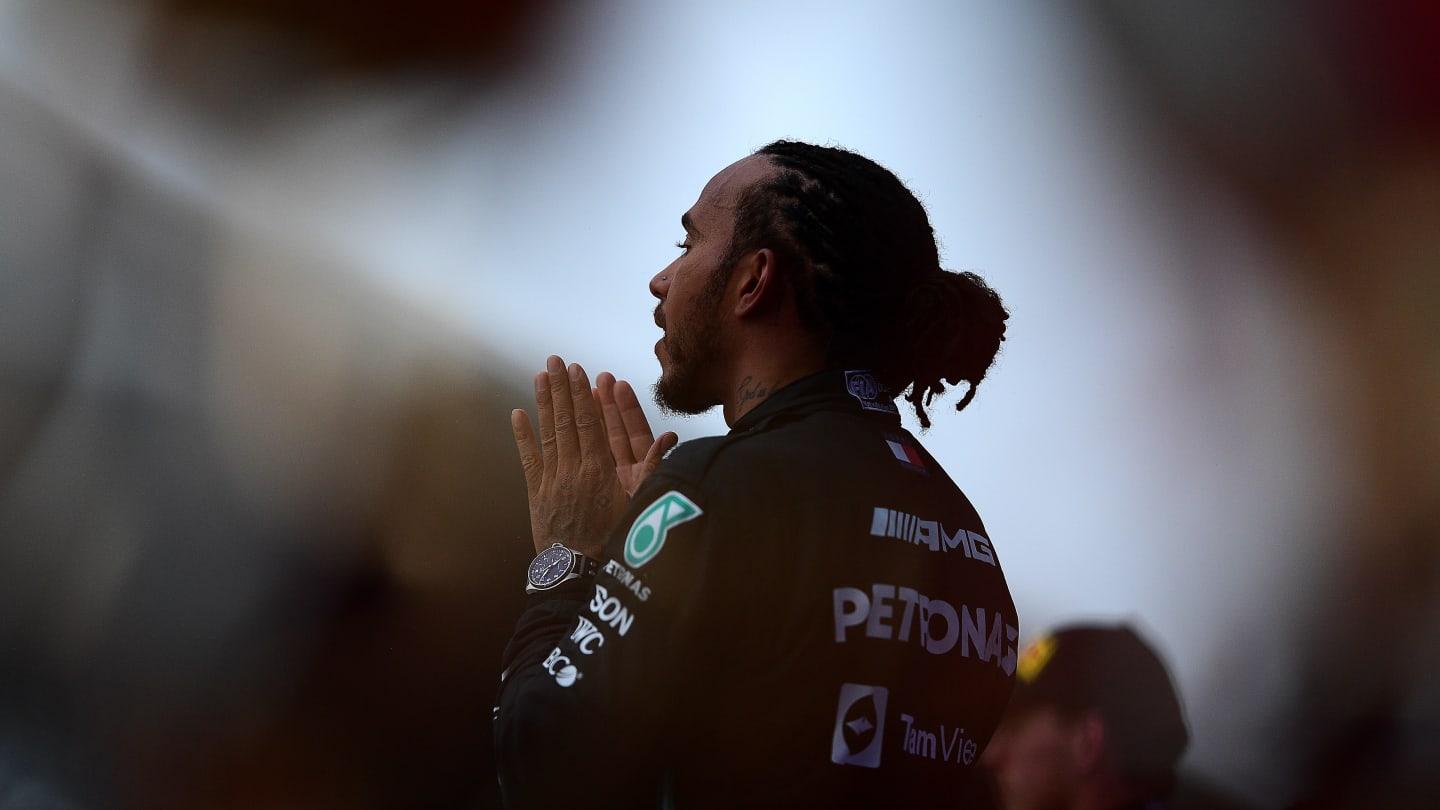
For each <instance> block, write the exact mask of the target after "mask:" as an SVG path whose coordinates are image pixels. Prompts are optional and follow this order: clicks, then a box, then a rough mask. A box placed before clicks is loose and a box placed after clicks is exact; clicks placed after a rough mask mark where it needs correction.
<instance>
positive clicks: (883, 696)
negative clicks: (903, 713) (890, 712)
mask: <svg viewBox="0 0 1440 810" xmlns="http://www.w3.org/2000/svg"><path fill="white" fill-rule="evenodd" d="M889 697H890V690H889V689H886V688H885V687H883V686H868V685H866V684H863V683H845V684H841V685H840V705H839V706H838V707H837V708H836V710H835V735H834V737H833V739H832V741H831V744H830V761H831V762H833V763H835V764H836V765H859V766H860V767H862V768H878V767H880V753H881V744H882V743H884V741H885V702H886V701H887V700H888V699H889Z"/></svg>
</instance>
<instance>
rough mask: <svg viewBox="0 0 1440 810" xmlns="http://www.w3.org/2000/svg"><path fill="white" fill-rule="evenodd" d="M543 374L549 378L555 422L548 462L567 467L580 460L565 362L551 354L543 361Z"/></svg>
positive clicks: (573, 406) (568, 374) (578, 440)
mask: <svg viewBox="0 0 1440 810" xmlns="http://www.w3.org/2000/svg"><path fill="white" fill-rule="evenodd" d="M545 373H546V376H547V377H548V378H549V380H548V382H549V385H550V408H551V410H552V412H553V413H554V420H555V456H554V457H553V458H551V459H550V462H551V463H553V464H559V465H561V466H567V465H570V464H573V463H575V462H576V461H578V460H579V458H580V437H579V436H578V435H576V433H575V402H574V398H573V397H572V396H571V393H570V373H569V372H568V371H566V370H565V361H564V360H561V359H560V358H559V357H558V356H556V355H553V354H552V355H550V357H549V358H548V359H546V361H545ZM586 399H589V397H588V396H587V397H586Z"/></svg>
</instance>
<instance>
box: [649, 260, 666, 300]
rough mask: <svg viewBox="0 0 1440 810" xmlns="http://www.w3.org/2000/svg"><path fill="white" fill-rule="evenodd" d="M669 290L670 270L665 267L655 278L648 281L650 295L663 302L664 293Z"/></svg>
mask: <svg viewBox="0 0 1440 810" xmlns="http://www.w3.org/2000/svg"><path fill="white" fill-rule="evenodd" d="M669 290H670V268H668V267H667V268H665V269H664V270H661V271H660V272H658V273H656V274H655V276H654V277H653V278H651V279H650V294H651V295H653V296H655V297H656V298H659V299H660V300H661V301H664V300H665V293H667V292H669Z"/></svg>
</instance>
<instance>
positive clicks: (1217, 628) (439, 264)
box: [0, 0, 1440, 810]
mask: <svg viewBox="0 0 1440 810" xmlns="http://www.w3.org/2000/svg"><path fill="white" fill-rule="evenodd" d="M1437 41H1440V11H1437V10H1436V7H1435V6H1434V5H1433V4H1429V3H1424V2H1419V0H1414V1H1413V2H1411V1H1409V0H1394V1H1393V2H1386V3H1377V4H1372V3H1362V2H1359V1H1358V0H1321V2H1300V1H1299V0H1289V1H1288V2H1272V3H1249V2H1242V0H1222V1H1221V2H1211V3H1204V4H1196V3H1187V4H1182V3H1178V2H1144V3H1142V2H1112V1H1107V0H1090V1H1089V2H1078V3H1071V4H1064V5H1062V4H1021V3H1003V2H957V3H940V2H887V3H883V4H881V3H859V2H857V3H850V4H844V3H840V4H837V3H819V2H796V3H790V4H772V3H761V2H750V1H748V0H733V1H732V2H725V3H719V2H685V3H667V2H662V1H661V0H615V2H610V3H605V4H599V3H576V2H558V0H514V2H505V0H469V2H464V3H462V2H459V0H406V1H405V2H401V1H400V0H373V1H372V2H358V3H357V2H349V3H341V2H337V1H336V0H290V1H289V2H286V1H285V0H149V1H148V2H147V1H146V0H0V809H3V810H14V809H15V808H77V809H79V808H108V807H141V808H171V807H173V808H192V807H237V808H239V807H294V808H310V807H314V808H330V807H336V808H339V807H346V808H371V807H373V808H387V807H413V808H428V807H435V808H439V807H494V806H496V802H497V796H496V792H495V788H494V786H493V779H494V774H493V769H492V767H491V765H490V755H491V752H490V741H489V718H490V707H491V700H492V698H493V695H494V692H495V687H496V685H497V678H498V670H499V665H498V661H499V655H500V651H501V648H502V646H503V644H504V641H505V639H506V638H507V636H508V634H509V630H510V627H511V625H512V622H513V619H514V618H515V616H516V615H517V614H518V611H519V608H520V597H521V595H522V594H521V589H520V588H519V586H518V585H517V583H519V582H520V576H521V572H522V570H523V568H524V566H525V564H526V563H527V562H528V560H529V558H530V556H531V554H532V552H531V549H530V543H529V539H528V525H527V519H526V510H525V506H524V494H523V483H522V481H521V479H520V475H519V470H518V466H517V463H516V460H515V455H514V448H513V443H512V440H511V438H510V435H509V431H508V421H507V414H508V412H509V410H510V409H511V408H513V407H517V406H525V405H526V404H527V403H528V402H529V400H530V396H529V394H528V388H529V379H530V376H531V375H532V374H533V372H534V371H536V370H539V369H540V368H541V367H542V363H543V360H544V357H545V355H547V354H549V353H552V352H553V353H558V354H560V355H562V356H563V357H564V358H565V359H566V360H576V361H580V362H582V363H585V364H586V366H587V367H588V368H589V369H590V370H591V371H592V372H595V371H599V370H602V369H608V370H611V371H614V372H615V373H616V374H617V375H618V376H620V377H623V378H627V379H630V380H632V381H634V382H636V383H637V385H640V386H642V387H643V386H646V385H648V383H649V382H651V381H653V379H654V377H655V375H656V372H657V368H656V365H655V362H654V357H653V354H652V351H651V345H652V343H653V341H654V340H655V338H656V336H657V335H656V330H655V328H654V326H653V323H652V321H651V319H650V315H649V312H650V309H651V306H652V303H653V301H652V299H651V298H650V296H649V294H648V292H647V290H646V284H647V282H648V280H649V278H650V276H651V275H652V274H653V273H655V272H656V271H657V270H658V269H659V268H661V267H663V266H664V265H665V264H666V263H667V262H668V261H669V260H670V259H671V258H673V256H674V253H675V249H674V248H673V247H672V244H673V243H674V242H675V241H676V240H677V239H678V238H679V237H680V235H681V231H680V228H679V224H678V217H679V215H680V213H681V212H682V211H684V210H685V209H686V208H687V207H688V206H689V205H690V204H691V203H692V202H693V200H694V198H695V196H696V195H697V194H698V193H699V190H700V188H701V187H702V186H703V185H704V183H705V181H706V180H707V179H708V178H709V177H710V176H711V175H712V174H713V173H715V172H716V171H718V170H719V169H720V168H722V167H723V166H725V165H726V164H728V163H730V162H731V161H733V160H735V159H737V158H739V157H741V156H743V155H745V154H747V153H748V152H750V151H751V150H753V149H755V148H757V147H759V146H761V145H763V144H765V143H767V142H769V141H771V140H774V139H776V138H781V137H790V138H798V139H803V140H811V141H816V142H820V143H835V144H840V145H844V146H847V147H850V148H853V149H856V150H858V151H860V152H862V153H864V154H866V155H869V156H871V157H873V158H875V159H877V160H879V161H880V162H881V163H884V164H885V165H887V166H888V167H890V168H891V169H893V170H894V171H895V172H896V173H897V174H898V175H899V176H900V177H901V178H902V179H905V180H906V181H907V182H908V183H909V184H910V185H911V187H912V189H913V190H914V191H915V192H916V193H917V194H918V195H919V196H920V197H921V198H922V199H923V200H924V201H925V203H926V204H927V207H928V208H929V211H930V214H931V218H932V221H933V223H934V225H935V229H936V232H937V234H938V235H939V236H940V238H941V239H942V241H943V248H944V251H943V257H944V259H945V261H946V264H947V266H949V267H951V268H952V269H968V270H975V271H977V272H979V273H981V274H982V275H984V276H985V277H986V278H987V279H988V280H989V281H990V282H991V283H992V284H993V285H994V286H995V287H996V289H997V290H999V291H1000V293H1001V294H1002V295H1003V296H1004V298H1005V301H1006V303H1007V305H1008V306H1009V307H1010V309H1011V310H1012V313H1013V316H1012V320H1011V322H1010V338H1009V339H1008V340H1007V341H1006V344H1005V348H1004V352H1003V353H1002V355H1001V358H1000V361H999V364H998V366H997V368H996V369H995V370H994V371H993V372H992V375H991V377H990V379H989V380H988V381H987V383H986V384H985V385H984V386H982V389H981V392H980V395H979V397H978V398H977V400H976V401H975V403H974V404H973V405H972V406H971V407H969V408H968V409H967V410H966V412H965V414H964V415H963V416H961V417H955V416H949V417H947V416H945V415H944V409H945V406H943V405H942V411H941V413H940V414H939V417H938V418H937V420H936V424H935V427H934V428H933V429H932V430H930V431H929V433H928V434H927V435H926V437H925V442H926V444H927V446H929V447H930V449H931V450H932V451H933V452H934V454H935V455H936V456H937V457H939V458H940V460H941V461H942V462H943V463H944V464H945V465H946V466H947V468H948V470H949V471H950V472H951V474H952V476H953V477H954V478H955V479H956V480H957V481H958V482H959V483H960V484H961V486H962V487H963V488H964V489H965V490H966V491H967V492H968V493H969V495H970V496H971V498H972V500H974V501H975V503H976V504H977V506H978V507H979V508H980V510H981V513H982V514H983V515H984V516H985V520H986V523H987V525H988V527H989V529H990V532H991V535H992V537H993V538H994V541H995V544H996V548H997V551H998V553H999V555H1000V556H1001V558H1002V561H1003V563H1004V565H1005V569H1006V571H1007V575H1008V578H1009V581H1010V583H1011V586H1012V589H1013V590H1014V593H1015V596H1016V601H1017V604H1018V607H1019V611H1020V619H1021V623H1022V635H1023V636H1025V637H1031V636H1033V635H1035V634H1036V633H1038V632H1040V631H1041V630H1043V629H1045V628H1047V627H1049V626H1051V625H1054V624H1056V623H1058V622H1063V621H1069V620H1074V619H1083V618H1089V619H1104V618H1124V619H1128V620H1130V621H1133V622H1136V623H1137V624H1138V625H1139V626H1140V627H1141V628H1142V630H1143V631H1145V632H1146V633H1147V635H1148V636H1149V637H1150V638H1151V639H1153V640H1154V641H1155V642H1156V644H1157V646H1158V647H1159V648H1160V649H1161V650H1162V651H1163V652H1164V653H1165V655H1166V656H1167V657H1168V659H1169V661H1170V663H1171V666H1172V669H1173V671H1174V673H1175V676H1176V679H1177V681H1178V683H1179V687H1180V690H1181V692H1182V694H1183V696H1184V698H1185V700H1186V703H1187V705H1188V713H1189V719H1190V723H1191V726H1192V732H1193V738H1194V742H1193V745H1192V748H1191V750H1190V753H1189V754H1188V755H1187V757H1186V759H1185V761H1184V768H1185V771H1186V774H1187V776H1188V778H1189V779H1190V780H1192V781H1193V782H1195V783H1197V784H1200V785H1203V786H1206V788H1207V789H1208V790H1212V791H1214V792H1216V793H1220V794H1225V795H1228V796H1229V797H1230V798H1231V799H1232V800H1234V801H1237V802H1241V803H1245V804H1249V805H1252V806H1256V807H1287V806H1301V807H1352V806H1355V807H1359V806H1366V807H1433V806H1436V805H1437V803H1440V777H1437V775H1436V770H1435V768H1434V764H1435V763H1436V762H1440V679H1437V678H1436V677H1435V673H1436V672H1437V671H1440V553H1437V552H1440V57H1437V56H1436V51H1435V48H1434V43H1436V42H1437ZM912 427H913V424H912ZM659 428H661V429H673V430H676V431H677V432H679V433H680V435H681V438H682V439H685V438H693V437H696V436H700V435H706V434H710V433H715V432H720V431H723V430H724V425H723V423H722V422H721V420H720V419H719V417H718V416H716V415H711V416H707V417H704V418H699V419H693V420H689V421H683V422H678V423H666V422H663V420H662V423H661V424H660V425H659Z"/></svg>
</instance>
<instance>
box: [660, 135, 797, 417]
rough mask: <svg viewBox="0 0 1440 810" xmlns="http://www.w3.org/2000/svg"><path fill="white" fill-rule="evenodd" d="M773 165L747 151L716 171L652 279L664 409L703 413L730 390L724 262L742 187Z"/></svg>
mask: <svg viewBox="0 0 1440 810" xmlns="http://www.w3.org/2000/svg"><path fill="white" fill-rule="evenodd" d="M771 171H773V168H772V167H771V165H770V163H769V162H768V161H766V160H765V159H763V158H756V157H749V158H745V159H743V160H740V161H739V162H736V163H734V164H731V165H730V166H728V167H726V168H725V169H724V170H722V171H721V172H720V173H719V174H717V175H715V177H713V178H711V180H710V182H709V183H707V184H706V185H705V188H704V190H702V191H701V192H700V197H699V199H698V200H696V201H695V204H694V205H693V206H691V207H690V210H689V211H686V212H685V215H684V216H683V217H681V225H682V227H684V229H685V238H684V239H683V240H682V241H681V243H680V248H681V251H682V253H681V254H680V256H679V257H677V258H676V259H675V261H673V262H671V263H670V265H669V266H667V267H666V268H665V269H664V270H662V271H660V273H659V275H657V276H655V278H653V279H651V281H650V291H651V293H653V294H654V295H655V297H656V298H659V299H660V303H658V304H657V305H656V306H655V323H656V325H657V326H659V327H660V328H662V329H664V330H665V334H664V335H663V336H662V337H661V338H660V340H659V342H657V343H656V344H655V356H656V357H657V358H658V359H659V361H660V380H659V381H658V382H656V383H655V400H656V402H657V403H658V404H659V405H660V407H661V408H663V409H665V410H667V411H670V412H673V413H684V414H698V413H703V412H704V411H706V410H709V409H710V408H712V407H714V406H716V405H719V404H721V403H722V402H723V401H724V399H725V397H726V396H727V395H728V394H729V393H730V392H728V391H726V390H725V388H726V387H727V384H726V382H725V380H723V379H721V378H720V374H719V370H720V369H722V368H723V367H724V365H723V364H724V362H725V359H726V352H727V343H726V338H727V334H726V325H727V321H726V319H725V317H724V316H725V312H724V298H725V288H726V282H727V281H728V279H729V276H730V273H729V270H730V269H731V268H730V267H727V266H722V265H723V264H724V261H725V259H726V257H727V255H728V254H729V251H730V240H731V237H732V235H733V234H734V230H735V214H736V206H737V203H738V200H739V196H740V194H741V192H743V191H744V190H745V189H747V188H749V187H750V185H752V184H753V183H755V182H756V181H758V180H760V179H762V178H763V177H765V176H766V175H767V174H769V173H770V172H771Z"/></svg>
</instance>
